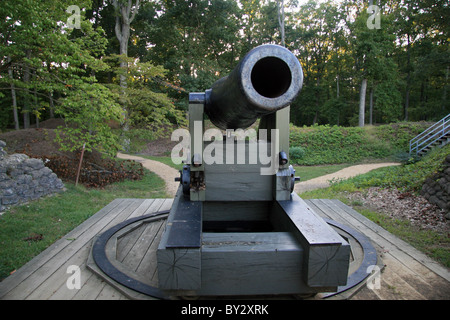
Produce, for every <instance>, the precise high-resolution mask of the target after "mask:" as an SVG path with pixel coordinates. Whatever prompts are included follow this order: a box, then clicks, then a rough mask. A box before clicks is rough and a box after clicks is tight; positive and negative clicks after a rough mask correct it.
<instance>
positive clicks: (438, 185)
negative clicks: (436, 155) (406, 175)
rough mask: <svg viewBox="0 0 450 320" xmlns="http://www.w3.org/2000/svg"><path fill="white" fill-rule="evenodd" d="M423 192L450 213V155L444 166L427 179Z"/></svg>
mask: <svg viewBox="0 0 450 320" xmlns="http://www.w3.org/2000/svg"><path fill="white" fill-rule="evenodd" d="M421 194H422V195H423V196H424V197H425V198H426V199H427V200H428V201H429V202H431V203H433V204H436V205H437V206H439V208H441V209H443V210H445V212H446V217H448V218H450V217H449V214H450V155H448V156H447V157H446V158H445V160H444V168H443V169H442V170H441V171H439V172H437V173H436V174H434V175H433V176H432V177H430V178H428V179H426V180H425V183H424V184H423V186H422V191H421Z"/></svg>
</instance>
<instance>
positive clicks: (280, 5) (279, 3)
mask: <svg viewBox="0 0 450 320" xmlns="http://www.w3.org/2000/svg"><path fill="white" fill-rule="evenodd" d="M277 7H278V24H279V26H280V34H281V45H282V46H283V47H285V46H286V44H285V37H284V0H277Z"/></svg>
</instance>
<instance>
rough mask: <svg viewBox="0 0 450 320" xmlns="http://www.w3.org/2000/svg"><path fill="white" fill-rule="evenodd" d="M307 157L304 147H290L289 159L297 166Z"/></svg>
mask: <svg viewBox="0 0 450 320" xmlns="http://www.w3.org/2000/svg"><path fill="white" fill-rule="evenodd" d="M304 155H305V150H304V149H303V148H302V147H290V148H289V157H290V161H291V163H294V164H297V163H299V161H300V160H301V159H302V158H303V156H304Z"/></svg>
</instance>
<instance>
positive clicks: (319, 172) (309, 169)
mask: <svg viewBox="0 0 450 320" xmlns="http://www.w3.org/2000/svg"><path fill="white" fill-rule="evenodd" d="M350 166H352V164H334V165H322V166H297V165H294V169H295V175H296V176H298V177H300V178H301V181H307V180H311V179H314V178H317V177H320V176H324V175H327V174H330V173H334V172H337V171H339V170H342V169H344V168H347V167H350Z"/></svg>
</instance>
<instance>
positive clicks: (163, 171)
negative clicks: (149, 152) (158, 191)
mask: <svg viewBox="0 0 450 320" xmlns="http://www.w3.org/2000/svg"><path fill="white" fill-rule="evenodd" d="M117 157H118V158H120V159H127V160H134V161H136V162H140V163H142V165H143V166H144V168H146V169H148V170H150V171H152V172H154V173H156V174H157V175H158V176H160V177H161V178H162V179H163V180H164V182H165V183H166V192H167V195H169V196H172V197H174V196H175V194H176V193H177V189H178V186H179V184H180V183H179V182H175V178H176V177H179V176H180V173H179V172H178V170H176V169H174V168H172V167H169V166H168V165H166V164H164V163H161V162H159V161H154V160H149V159H145V158H142V157H138V156H132V155H129V154H123V153H118V154H117Z"/></svg>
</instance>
